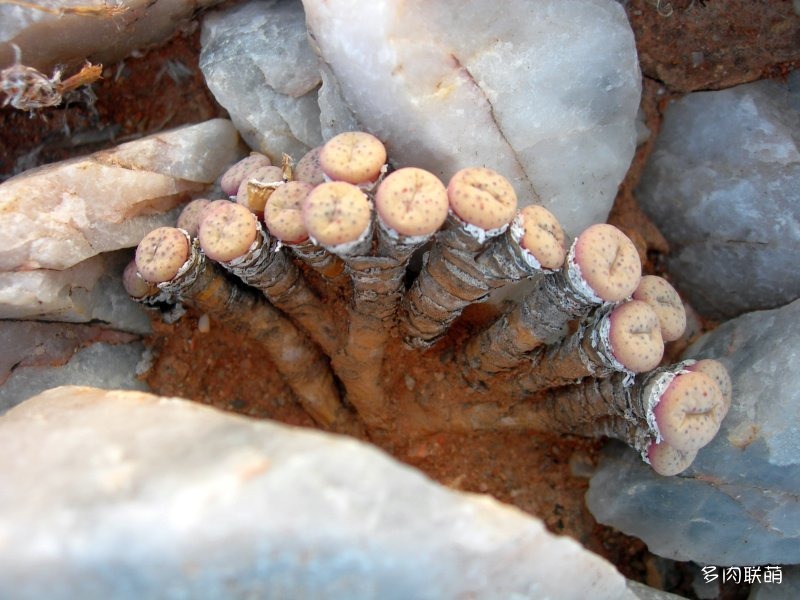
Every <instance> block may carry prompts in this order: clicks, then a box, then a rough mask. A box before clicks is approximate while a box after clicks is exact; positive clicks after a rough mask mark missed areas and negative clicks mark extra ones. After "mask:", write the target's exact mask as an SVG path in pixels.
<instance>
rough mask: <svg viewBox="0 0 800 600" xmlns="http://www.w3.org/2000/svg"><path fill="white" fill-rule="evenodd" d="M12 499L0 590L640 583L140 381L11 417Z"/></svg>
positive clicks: (576, 591)
mask: <svg viewBox="0 0 800 600" xmlns="http://www.w3.org/2000/svg"><path fill="white" fill-rule="evenodd" d="M0 502H1V503H2V505H3V507H4V509H3V511H2V513H0V540H2V543H0V562H1V563H2V565H3V568H2V569H0V597H13V598H15V599H30V598H47V599H48V600H58V599H61V598H131V599H133V598H136V599H137V600H138V599H140V598H166V599H170V598H197V599H204V598H232V599H236V598H347V599H348V600H358V599H362V598H365V599H366V598H381V599H387V600H392V599H395V598H397V599H405V598H418V599H423V600H424V599H426V598H436V599H438V598H459V597H470V598H520V599H522V598H548V597H549V598H560V599H561V598H564V599H569V598H575V599H581V600H583V599H585V598H601V599H602V598H608V599H614V600H617V599H633V598H635V597H636V596H634V595H633V594H632V593H631V592H630V591H628V589H627V588H626V581H625V579H624V578H623V577H622V576H621V575H620V574H619V573H618V572H616V571H615V570H614V568H613V567H612V566H611V565H610V564H609V563H607V562H606V561H605V560H603V559H601V558H600V557H598V556H595V555H593V554H591V553H590V552H588V551H586V550H584V549H583V548H581V546H580V545H579V544H578V543H577V542H575V541H574V540H571V539H569V538H564V537H556V536H553V535H552V534H550V533H548V532H547V531H546V530H545V528H544V526H543V525H542V523H541V522H540V521H538V520H537V519H534V518H532V517H530V516H529V515H526V514H524V513H522V512H521V511H519V510H517V509H514V508H512V507H508V506H504V505H502V504H500V503H498V502H497V501H495V500H493V499H491V498H489V497H486V496H477V495H471V494H464V493H459V492H455V491H452V490H448V489H445V488H443V487H441V486H439V485H438V484H435V483H433V482H431V481H430V480H429V479H427V478H426V477H424V476H423V475H422V474H421V473H419V472H418V471H415V470H414V469H412V468H410V467H408V466H404V465H401V464H400V463H398V462H396V461H395V460H393V459H391V458H389V457H388V456H386V455H385V454H383V453H382V452H380V451H378V450H376V449H375V448H373V447H371V446H368V445H366V444H363V443H361V442H358V441H356V440H352V439H348V438H343V437H337V436H332V435H328V434H323V433H320V432H312V431H307V430H300V429H297V428H291V427H286V426H281V425H276V424H273V423H269V422H263V421H255V420H251V419H247V418H244V417H240V416H234V415H230V414H225V413H222V412H220V411H217V410H215V409H212V408H209V407H205V406H201V405H199V404H196V403H191V402H188V401H183V400H178V399H170V398H158V397H155V396H150V395H146V394H140V393H135V392H119V391H115V392H102V391H99V390H94V389H89V388H58V389H55V390H50V391H48V392H45V393H44V394H42V395H40V396H38V397H36V398H33V399H31V400H28V401H27V402H25V403H23V404H21V405H19V406H18V407H16V408H15V409H13V410H11V411H9V412H8V413H7V414H6V415H5V416H3V417H2V418H0Z"/></svg>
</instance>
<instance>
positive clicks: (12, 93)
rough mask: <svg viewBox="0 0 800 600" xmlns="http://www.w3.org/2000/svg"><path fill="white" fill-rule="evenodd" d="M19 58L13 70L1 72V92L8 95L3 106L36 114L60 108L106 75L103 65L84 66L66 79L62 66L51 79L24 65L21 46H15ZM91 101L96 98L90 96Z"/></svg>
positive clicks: (85, 64) (88, 64) (87, 63)
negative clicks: (59, 106)
mask: <svg viewBox="0 0 800 600" xmlns="http://www.w3.org/2000/svg"><path fill="white" fill-rule="evenodd" d="M14 50H15V54H16V59H15V61H14V64H13V65H11V66H10V67H8V68H6V69H3V70H2V71H0V91H2V92H3V94H5V99H4V100H3V106H8V105H11V106H13V107H14V108H17V109H19V110H27V111H35V110H40V109H42V108H51V107H54V106H58V105H59V104H61V102H63V101H64V99H65V98H66V97H67V96H68V95H70V94H72V92H75V91H76V90H79V89H80V88H82V87H84V86H89V85H91V84H92V83H94V82H95V81H97V80H98V79H100V75H101V73H102V72H103V65H93V64H91V63H90V62H88V61H87V62H86V63H84V65H83V67H81V69H80V71H78V72H77V73H75V74H74V75H71V76H69V77H67V78H66V79H64V80H62V79H61V77H62V75H63V74H64V72H63V69H62V67H56V69H55V70H54V71H53V75H52V76H51V77H48V76H47V75H45V74H44V73H42V72H41V71H38V70H37V69H34V68H33V67H28V66H25V65H24V64H22V62H21V56H20V52H19V47H17V46H14ZM88 97H89V98H90V99H91V98H92V96H91V95H90V96H88Z"/></svg>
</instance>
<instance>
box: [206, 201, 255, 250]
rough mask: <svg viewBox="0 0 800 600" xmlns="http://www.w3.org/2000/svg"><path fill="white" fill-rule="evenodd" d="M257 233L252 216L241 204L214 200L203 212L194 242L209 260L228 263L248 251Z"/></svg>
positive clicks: (253, 216)
mask: <svg viewBox="0 0 800 600" xmlns="http://www.w3.org/2000/svg"><path fill="white" fill-rule="evenodd" d="M257 232H258V226H257V220H256V217H255V215H253V213H251V212H250V211H249V210H247V209H246V208H245V207H244V206H242V205H241V204H236V203H235V202H228V201H227V200H216V201H215V202H212V203H211V204H209V205H208V207H207V208H206V210H205V211H204V212H203V221H202V222H201V223H200V231H199V233H198V234H197V239H198V240H199V241H200V247H201V248H202V249H203V252H204V253H205V255H206V256H208V257H209V258H210V259H212V260H216V261H219V262H228V261H231V260H233V259H235V258H239V257H240V256H242V255H243V254H245V253H246V252H247V251H248V249H249V248H250V246H251V245H252V244H253V242H254V241H255V239H256V234H257Z"/></svg>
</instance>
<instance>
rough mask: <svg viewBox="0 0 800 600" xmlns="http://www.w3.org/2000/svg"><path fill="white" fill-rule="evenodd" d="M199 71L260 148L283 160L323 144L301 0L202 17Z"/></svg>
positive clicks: (252, 3) (312, 56)
mask: <svg viewBox="0 0 800 600" xmlns="http://www.w3.org/2000/svg"><path fill="white" fill-rule="evenodd" d="M201 44H202V49H201V52H200V68H201V70H202V71H203V75H205V78H206V83H207V84H208V87H209V89H210V90H211V92H212V93H213V94H214V97H215V98H216V99H217V101H218V102H219V103H220V104H221V105H222V106H224V107H225V108H226V109H227V110H228V113H229V114H230V115H231V119H232V120H233V122H234V123H235V124H236V127H237V129H238V130H239V132H240V133H241V134H242V137H243V138H244V139H245V141H246V142H247V143H248V145H249V146H250V147H251V148H253V149H254V150H258V151H259V152H262V153H264V154H267V155H268V156H269V157H270V158H272V160H273V163H275V164H280V160H281V154H283V153H286V154H288V155H290V156H292V157H294V158H295V159H299V158H300V157H301V156H303V154H305V153H306V152H307V151H308V150H309V149H310V148H312V147H314V146H318V145H319V144H321V143H322V133H321V130H320V121H319V105H318V104H317V91H318V88H319V85H320V82H321V78H320V73H319V68H318V65H317V57H316V55H315V54H314V52H313V51H312V50H311V47H310V46H309V44H308V40H307V37H306V27H305V17H304V15H303V7H302V5H301V4H300V3H299V2H276V1H275V0H267V1H262V0H255V1H250V2H246V3H244V4H241V5H238V6H234V7H232V8H229V9H226V10H221V11H217V12H214V13H211V14H209V15H208V16H207V17H206V18H205V19H203V32H202V38H201Z"/></svg>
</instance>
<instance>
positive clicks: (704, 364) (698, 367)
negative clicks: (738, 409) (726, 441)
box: [686, 358, 733, 417]
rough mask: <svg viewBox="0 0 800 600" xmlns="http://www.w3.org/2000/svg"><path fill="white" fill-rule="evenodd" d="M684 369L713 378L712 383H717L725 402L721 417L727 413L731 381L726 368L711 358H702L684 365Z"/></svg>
mask: <svg viewBox="0 0 800 600" xmlns="http://www.w3.org/2000/svg"><path fill="white" fill-rule="evenodd" d="M686 370H687V371H698V372H700V373H705V374H706V375H708V376H709V377H711V379H713V380H714V383H716V384H717V387H718V388H719V391H720V392H721V393H722V399H723V401H724V403H725V406H724V409H725V412H724V414H723V417H724V416H725V415H727V414H728V410H729V409H730V407H731V402H733V382H732V381H731V376H730V374H729V373H728V369H726V368H725V365H723V364H722V363H721V362H719V361H718V360H714V359H713V358H704V359H702V360H698V361H697V362H696V363H694V364H692V365H689V366H688V367H686Z"/></svg>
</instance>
